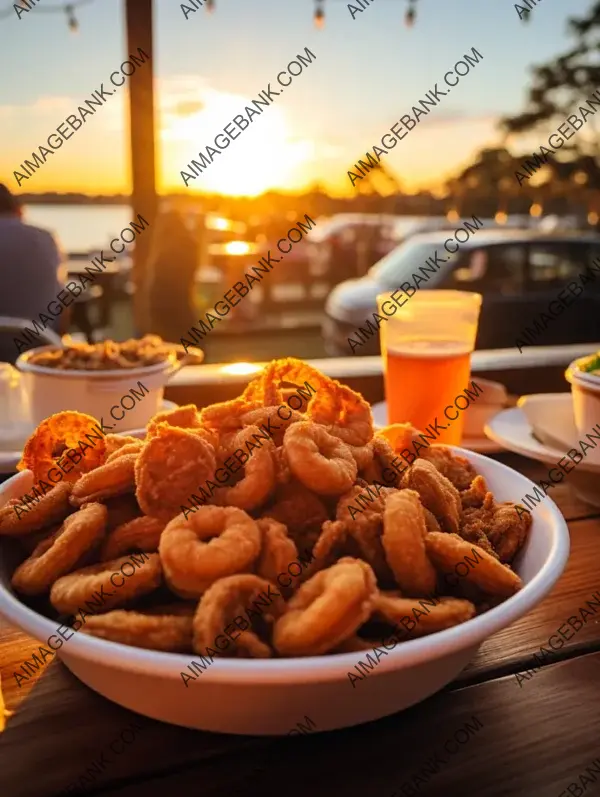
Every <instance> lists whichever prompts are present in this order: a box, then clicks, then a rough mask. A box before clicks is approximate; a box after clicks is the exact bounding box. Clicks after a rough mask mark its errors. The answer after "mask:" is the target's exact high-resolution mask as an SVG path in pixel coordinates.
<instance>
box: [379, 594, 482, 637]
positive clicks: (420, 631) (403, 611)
mask: <svg viewBox="0 0 600 797" xmlns="http://www.w3.org/2000/svg"><path fill="white" fill-rule="evenodd" d="M373 614H374V615H375V617H379V618H381V619H383V620H386V621H387V622H388V623H391V624H392V625H398V624H402V635H401V636H402V638H404V637H420V636H426V635H427V634H434V633H435V632H436V631H443V630H444V629H445V628H452V626H455V625H459V624H460V623H465V622H466V621H467V620H470V619H471V618H472V617H475V614H476V609H475V606H474V605H473V604H472V603H471V602H470V601H466V600H461V599H460V598H440V597H437V596H435V595H429V596H428V597H426V598H420V599H418V598H413V599H412V600H411V599H409V598H400V597H397V596H395V595H390V594H388V593H386V592H380V593H379V595H377V597H376V598H375V601H374V605H373ZM407 617H408V618H409V620H410V621H411V623H414V628H411V629H410V630H408V629H407V624H405V623H402V620H403V619H405V618H407Z"/></svg>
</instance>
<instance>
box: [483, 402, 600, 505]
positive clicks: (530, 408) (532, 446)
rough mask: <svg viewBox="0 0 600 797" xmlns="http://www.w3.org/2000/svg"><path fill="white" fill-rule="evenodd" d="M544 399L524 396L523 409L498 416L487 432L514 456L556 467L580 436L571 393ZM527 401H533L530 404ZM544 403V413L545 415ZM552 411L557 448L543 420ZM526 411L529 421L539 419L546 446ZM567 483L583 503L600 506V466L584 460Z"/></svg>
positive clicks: (570, 475) (570, 474)
mask: <svg viewBox="0 0 600 797" xmlns="http://www.w3.org/2000/svg"><path fill="white" fill-rule="evenodd" d="M545 398H546V400H545V402H544V397H543V396H542V395H535V396H523V397H522V399H520V403H521V406H519V407H513V408H512V409H509V410H503V411H502V412H500V413H498V415H496V416H494V418H492V420H491V421H490V422H489V423H488V424H487V426H486V427H485V432H486V434H487V435H488V436H489V437H490V438H491V439H492V440H495V441H496V443H498V444H499V445H500V446H502V447H503V448H506V449H508V450H509V451H514V453H515V454H521V456H523V457H530V458H531V459H535V460H537V461H538V462H544V463H545V464H547V465H552V466H553V467H556V465H557V462H558V461H559V460H560V459H562V458H563V457H565V456H566V453H567V451H568V450H569V449H570V448H573V447H575V445H576V443H577V441H578V440H579V435H578V434H577V429H576V428H575V423H574V421H573V411H572V403H571V394H570V393H549V394H547V395H546V397H545ZM528 399H532V401H527V400H528ZM543 403H544V404H545V406H543V410H544V412H542V404H543ZM549 410H550V411H552V412H553V417H554V421H555V428H554V429H553V430H552V431H553V435H552V437H553V438H554V442H555V444H554V445H551V444H550V442H549V439H548V437H549V435H548V433H546V431H545V424H544V421H545V420H546V419H547V417H548V416H547V413H548V411H549ZM526 411H527V413H528V414H529V416H530V418H531V417H532V413H534V412H535V415H536V417H538V418H539V420H540V423H541V424H542V426H541V429H540V432H539V434H541V435H543V436H545V439H546V442H545V443H542V442H541V441H540V440H539V439H538V438H537V437H536V436H535V435H534V430H533V427H532V425H531V423H530V421H529V420H528V418H527V415H526V414H525V412H526ZM556 438H560V439H559V440H557V439H556ZM563 438H564V439H566V440H567V442H565V444H564V447H562V446H560V440H562V439H563ZM564 481H565V482H568V483H569V484H571V485H572V487H573V490H574V491H575V493H576V494H577V496H578V497H579V498H581V499H582V500H583V501H586V502H587V503H588V504H591V505H592V506H596V507H599V506H600V465H595V464H593V463H591V462H590V461H589V460H588V459H585V458H584V459H582V460H581V462H580V463H579V464H577V465H576V466H575V467H574V468H573V470H572V471H571V472H570V473H569V474H565V479H564Z"/></svg>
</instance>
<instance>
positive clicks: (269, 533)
mask: <svg viewBox="0 0 600 797" xmlns="http://www.w3.org/2000/svg"><path fill="white" fill-rule="evenodd" d="M256 525H257V526H258V528H259V529H260V533H261V548H260V556H259V557H258V561H257V563H256V572H257V574H258V575H259V576H261V578H265V579H266V580H267V581H272V582H273V584H276V583H277V576H278V575H279V574H280V573H285V571H286V570H287V567H288V565H289V564H290V563H291V562H295V561H296V560H297V559H298V550H297V548H296V546H295V545H294V541H293V540H292V539H290V537H288V533H287V529H286V527H285V526H284V525H283V523H278V522H277V521H276V520H273V518H269V517H265V518H260V519H259V520H257V521H256Z"/></svg>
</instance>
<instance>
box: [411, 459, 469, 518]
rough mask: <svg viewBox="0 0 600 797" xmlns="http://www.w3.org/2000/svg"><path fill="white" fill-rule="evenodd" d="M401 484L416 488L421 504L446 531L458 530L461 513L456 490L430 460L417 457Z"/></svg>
mask: <svg viewBox="0 0 600 797" xmlns="http://www.w3.org/2000/svg"><path fill="white" fill-rule="evenodd" d="M402 486H403V487H409V488H410V489H412V490H416V492H417V493H418V494H419V496H420V498H421V503H422V504H423V506H424V507H425V508H426V509H429V511H430V512H433V514H434V515H435V516H436V518H437V519H438V520H439V521H440V523H441V524H442V526H443V527H444V528H446V530H447V531H452V532H456V531H458V527H459V523H460V513H461V505H460V495H459V493H458V490H457V489H456V487H454V485H453V484H452V483H451V482H450V481H448V479H446V477H445V476H442V474H441V473H440V472H439V471H438V470H436V469H435V468H434V466H433V465H432V464H431V463H430V462H427V461H425V460H422V459H417V460H416V461H415V462H414V464H413V465H411V466H410V468H409V469H408V470H407V471H406V473H405V474H404V476H403V477H402Z"/></svg>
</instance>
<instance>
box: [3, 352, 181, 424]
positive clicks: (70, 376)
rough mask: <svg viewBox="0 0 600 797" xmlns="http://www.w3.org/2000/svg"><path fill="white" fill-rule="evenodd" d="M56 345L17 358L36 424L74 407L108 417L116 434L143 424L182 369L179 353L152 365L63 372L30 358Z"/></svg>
mask: <svg viewBox="0 0 600 797" xmlns="http://www.w3.org/2000/svg"><path fill="white" fill-rule="evenodd" d="M52 349H56V346H39V347H38V348H36V349H30V350H29V351H26V352H23V354H21V356H20V357H19V358H18V360H17V362H16V367H17V368H18V370H19V371H20V372H21V375H22V376H21V378H22V379H23V380H24V384H25V390H26V391H27V394H28V396H29V404H30V411H31V422H32V423H33V425H34V426H37V425H38V424H39V423H41V422H42V421H43V420H44V419H45V418H47V417H48V416H49V415H53V414H54V413H56V412H62V411H63V410H75V411H76V412H83V413H86V414H87V415H91V416H92V417H93V418H104V420H105V421H106V423H107V424H108V425H110V426H113V427H114V428H113V429H111V431H112V432H124V431H127V430H128V429H138V428H140V427H144V426H146V424H147V423H148V421H149V420H150V418H152V417H153V416H154V415H156V413H157V412H158V411H159V409H160V406H161V403H162V400H163V394H164V389H165V385H166V383H167V382H168V380H169V379H170V377H171V376H172V375H173V374H174V373H175V372H176V371H178V370H179V368H180V365H179V363H178V362H177V360H176V358H175V356H172V357H170V358H169V359H167V360H165V361H163V362H159V363H154V364H153V365H145V366H141V367H139V368H127V369H126V368H120V369H116V370H110V371H83V370H68V371H67V370H64V371H62V370H58V369H56V368H46V367H45V366H41V365H36V364H35V363H32V362H30V360H31V357H32V356H33V355H34V354H36V353H38V352H41V351H49V350H52ZM140 382H141V383H142V385H143V387H145V388H147V389H148V392H147V393H146V392H145V391H144V390H143V388H142V387H140V386H139V384H138V383H140ZM132 389H134V390H135V391H136V393H137V394H143V398H140V399H137V398H136V396H135V394H132V393H131V391H132ZM128 394H129V396H130V398H129V399H128V400H127V401H126V403H125V404H124V405H122V404H121V400H122V399H123V397H124V396H127V395H128ZM132 400H133V401H134V404H133V405H131V401H132ZM128 406H131V409H127V407H128ZM125 410H126V411H125Z"/></svg>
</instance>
